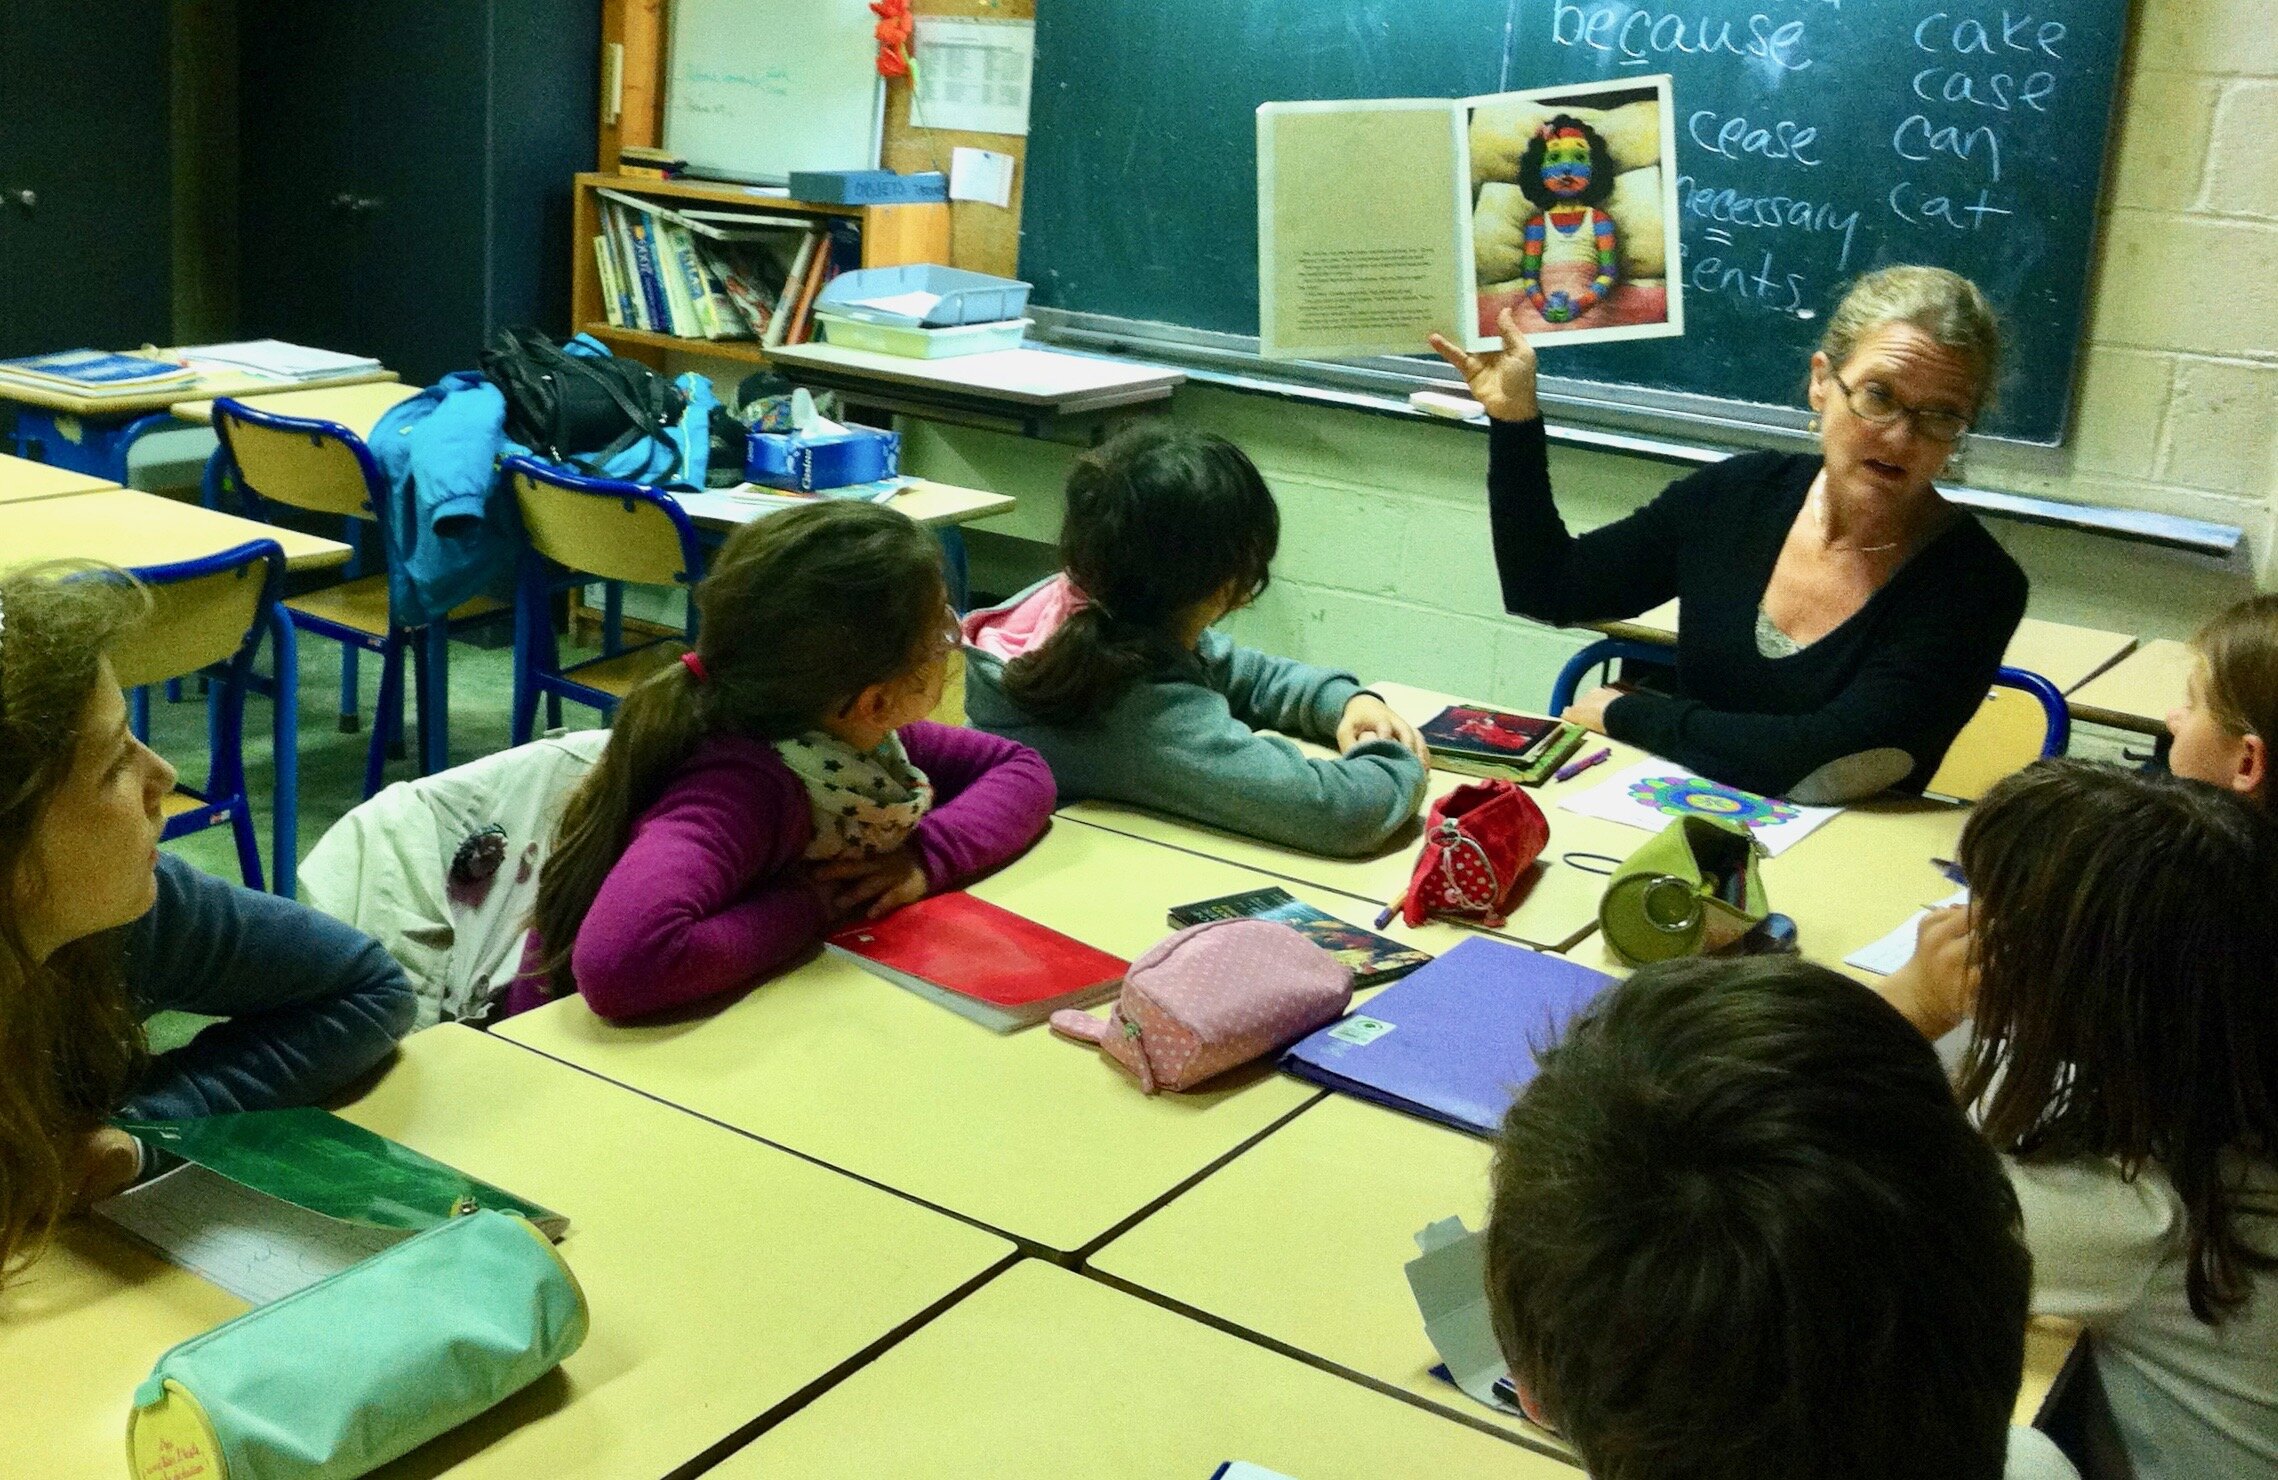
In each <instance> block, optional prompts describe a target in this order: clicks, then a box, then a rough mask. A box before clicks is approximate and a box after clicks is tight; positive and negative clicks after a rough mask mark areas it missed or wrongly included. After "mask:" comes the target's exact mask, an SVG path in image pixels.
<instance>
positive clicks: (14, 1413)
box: [0, 1026, 1012, 1480]
mask: <svg viewBox="0 0 2278 1480" xmlns="http://www.w3.org/2000/svg"><path fill="white" fill-rule="evenodd" d="M341 1113H342V1114H343V1115H344V1116H346V1117H347V1118H348V1119H350V1120H352V1121H355V1122H356V1123H358V1124H360V1125H364V1126H368V1127H370V1128H371V1129H373V1130H376V1131H378V1132H380V1133H381V1134H383V1135H387V1136H390V1137H393V1138H394V1139H396V1140H399V1141H401V1142H403V1143H404V1144H405V1145H408V1146H411V1147H413V1148H415V1149H416V1150H419V1151H422V1152H425V1153H426V1154H427V1155H429V1156H433V1157H436V1158H438V1159H439V1160H442V1161H446V1162H449V1163H450V1164H451V1165H453V1166H456V1167H458V1168H460V1169H461V1170H463V1171H466V1172H469V1173H472V1174H473V1175H475V1176H478V1177H481V1178H483V1179H485V1180H487V1181H491V1182H495V1183H497V1184H499V1185H500V1186H503V1187H506V1188H509V1189H511V1190H512V1191H514V1192H516V1193H518V1194H521V1195H522V1196H525V1197H528V1198H531V1199H533V1200H535V1201H537V1202H541V1203H544V1204H545V1205H547V1206H548V1207H551V1208H553V1209H555V1210H557V1211H559V1212H561V1213H563V1214H565V1215H567V1216H568V1218H569V1220H570V1233H569V1236H568V1238H567V1239H566V1240H565V1241H564V1242H563V1243H562V1245H561V1251H562V1255H563V1257H564V1258H565V1259H566V1260H567V1261H568V1262H569V1265H570V1268H571V1270H572V1271H573V1272H574V1273H575V1274H576V1276H577V1279H578V1282H579V1283H580V1284H581V1285H583V1286H584V1288H585V1293H586V1297H587V1299H588V1300H589V1302H590V1303H591V1306H592V1311H593V1330H592V1334H591V1336H589V1337H588V1338H587V1340H586V1343H585V1346H584V1347H583V1348H582V1349H581V1350H580V1351H579V1352H578V1353H577V1354H576V1355H575V1356H573V1357H571V1358H570V1359H569V1361H568V1362H567V1363H566V1364H564V1366H563V1368H562V1369H561V1371H560V1372H558V1373H555V1374H553V1375H550V1376H548V1377H546V1378H544V1379H542V1380H540V1381H539V1382H538V1383H537V1384H536V1385H534V1386H532V1387H530V1388H528V1389H525V1390H524V1391H523V1392H521V1393H520V1394H518V1395H516V1396H515V1397H512V1398H509V1399H508V1400H507V1401H506V1402H505V1403H504V1404H503V1405H501V1406H500V1407H499V1408H497V1409H495V1410H493V1411H492V1412H491V1413H489V1414H486V1415H484V1416H483V1417H481V1418H478V1419H476V1420H474V1421H473V1422H472V1423H470V1424H468V1425H466V1426H465V1427H464V1428H462V1429H459V1430H456V1431H454V1432H453V1433H451V1434H449V1435H446V1436H444V1437H443V1438H441V1439H438V1440H437V1441H435V1442H434V1443H432V1444H430V1445H429V1446H428V1447H426V1448H424V1449H422V1450H419V1451H417V1452H416V1453H415V1454H413V1455H411V1456H408V1457H407V1458H406V1459H405V1460H403V1461H401V1462H400V1463H399V1465H398V1466H396V1467H393V1468H391V1469H389V1470H388V1471H387V1473H388V1474H389V1475H390V1476H396V1477H404V1480H408V1477H411V1476H425V1475H434V1474H440V1473H443V1472H444V1471H446V1470H448V1471H449V1472H450V1473H452V1474H454V1475H464V1476H489V1475H496V1476H516V1477H519V1476H527V1475H549V1476H551V1475H563V1476H569V1475H590V1476H595V1477H610V1480H614V1477H617V1476H626V1475H662V1474H665V1473H667V1472H669V1471H673V1470H674V1469H675V1467H677V1466H680V1465H684V1464H687V1463H688V1462H689V1461H691V1460H693V1459H695V1458H696V1457H697V1456H699V1455H701V1454H703V1453H704V1452H705V1451H706V1450H708V1449H710V1448H712V1447H713V1446H714V1445H717V1444H720V1443H722V1441H724V1440H727V1439H729V1438H730V1437H731V1436H732V1435H735V1434H736V1433H738V1431H740V1430H742V1429H744V1428H745V1427H746V1426H747V1425H750V1424H752V1423H753V1422H754V1421H756V1420H758V1419H760V1418H761V1416H762V1415H765V1414H767V1413H768V1412H769V1411H770V1410H772V1409H774V1408H776V1407H778V1406H779V1405H781V1404H783V1403H784V1402H785V1401H786V1400H787V1399H790V1398H791V1397H792V1396H793V1395H795V1394H798V1393H800V1392H802V1391H803V1390H805V1389H807V1388H809V1387H811V1386H812V1385H814V1384H815V1383H817V1382H820V1381H822V1380H824V1379H825V1378H826V1377H828V1376H829V1375H831V1374H833V1373H835V1372H837V1371H839V1370H841V1369H842V1368H844V1367H846V1366H848V1365H851V1364H853V1363H855V1362H857V1361H859V1360H860V1359H861V1357H862V1355H863V1354H864V1353H865V1352H867V1351H868V1350H870V1349H871V1348H873V1347H874V1346H876V1345H877V1344H879V1343H881V1342H884V1341H887V1340H889V1339H891V1338H892V1337H893V1336H894V1335H896V1334H897V1333H898V1332H900V1331H901V1330H902V1329H904V1328H905V1327H907V1326H909V1325H911V1324H913V1323H915V1322H916V1321H918V1320H920V1319H921V1318H923V1316H924V1315H925V1314H926V1313H927V1312H929V1311H930V1310H932V1309H933V1308H935V1307H937V1306H939V1305H941V1304H943V1303H945V1302H947V1301H949V1300H951V1299H953V1298H955V1296H956V1295H957V1294H958V1293H959V1292H960V1291H962V1290H963V1289H965V1288H967V1287H968V1286H970V1285H971V1284H973V1283H974V1282H976V1281H978V1280H979V1279H981V1278H983V1277H984V1276H985V1275H986V1274H987V1273H988V1272H990V1271H991V1270H993V1269H995V1268H997V1267H999V1266H1000V1265H1001V1264H1002V1262H1003V1261H1004V1260H1005V1259H1007V1258H1008V1257H1009V1256H1010V1255H1011V1252H1012V1251H1011V1249H1010V1247H1009V1246H1008V1245H1006V1244H1005V1243H1004V1242H1002V1241H1001V1240H999V1239H996V1238H993V1237H991V1236H990V1235H988V1234H986V1233H983V1232H981V1231H980V1230H979V1229H976V1228H973V1227H970V1226H969V1225H966V1224H962V1223H959V1222H957V1221H956V1220H955V1219H951V1218H944V1217H942V1216H941V1215H940V1214H938V1213H933V1212H929V1211H927V1210H926V1209H924V1208H920V1207H917V1206H915V1205H913V1204H911V1203H909V1202H907V1201H905V1200H903V1199H901V1198H897V1197H894V1196H891V1195H890V1194H887V1193H883V1192H880V1191H878V1190H876V1189H875V1188H870V1187H865V1186H863V1185H861V1184H860V1183H858V1182H855V1181H854V1180H852V1179H851V1178H847V1177H842V1176H840V1175H839V1174H838V1173H836V1172H831V1171H826V1170H824V1169H823V1168H821V1167H817V1166H815V1165H813V1164H812V1163H810V1162H805V1161H802V1160H800V1159H799V1158H798V1157H795V1156H790V1155H787V1154H785V1153H784V1152H781V1151H777V1150H775V1149H774V1148H772V1147H768V1146H763V1145H761V1144H759V1143H758V1142H756V1141H753V1140H751V1139H749V1138H748V1137H744V1136H738V1135H736V1134H734V1133H733V1132H730V1131H727V1130H724V1129H722V1128H720V1127H718V1126H713V1125H707V1124H705V1123H704V1122H703V1121H700V1120H698V1119H697V1118H696V1117H694V1116H691V1115H684V1114H682V1113H681V1112H679V1111H677V1110H673V1109H671V1108H669V1107H667V1106H664V1105H659V1104H657V1103H656V1102H655V1101H653V1100H649V1099H644V1098H643V1097H641V1096H639V1095H636V1094H633V1093H631V1092H629V1091H627V1090H623V1089H620V1088H618V1087H617V1086H615V1085H612V1084H608V1083H606V1082H604V1081H602V1080H599V1079H596V1078H594V1077H593V1076H591V1075H589V1074H582V1073H579V1072H578V1071H577V1070H575V1069H571V1068H568V1067H567V1066H565V1065H561V1064H557V1063H555V1062H553V1061H552V1060H550V1059H547V1058H545V1057H543V1056H542V1055H539V1054H534V1053H531V1052H529V1051H528V1050H526V1049H522V1048H518V1047H516V1046H515V1045H513V1044H511V1043H504V1042H501V1041H499V1040H497V1039H495V1038H491V1037H487V1036H485V1035H483V1034H481V1033H477V1032H475V1031H474V1030H473V1029H470V1028H464V1027H458V1026H446V1027H439V1028H433V1029H430V1030H428V1031H427V1032H424V1033H420V1034H417V1035H415V1036H413V1037H412V1038H410V1039H409V1040H407V1041H406V1042H405V1044H404V1046H403V1049H402V1051H401V1054H400V1056H399V1057H398V1058H397V1059H396V1061H395V1062H394V1063H393V1064H392V1065H391V1066H390V1067H388V1068H387V1070H386V1071H385V1072H384V1073H383V1074H382V1075H381V1076H380V1078H379V1079H378V1081H377V1082H376V1083H375V1084H374V1085H372V1086H371V1088H370V1089H368V1090H367V1091H366V1092H365V1093H364V1094H362V1095H361V1096H360V1097H359V1098H358V1099H356V1100H355V1101H353V1102H352V1103H350V1104H349V1105H347V1106H345V1107H344V1108H343V1109H342V1111H341ZM243 1309H244V1307H243V1305H242V1304H241V1303H240V1302H239V1301H237V1300H236V1299H235V1298H234V1297H232V1296H229V1295H225V1294H223V1293H222V1292H221V1291H220V1290H218V1289H216V1288H214V1287H213V1286H211V1285H208V1284H206V1283H205V1282H204V1281H202V1280H200V1279H198V1278H196V1277H195V1276H192V1275H190V1274H187V1273H184V1272H183V1271H181V1270H179V1269H177V1268H175V1267H174V1266H173V1265H170V1264H167V1263H164V1262H162V1261H161V1260H159V1259H158V1258H156V1257H155V1256H153V1255H151V1254H149V1253H148V1252H146V1251H145V1250H143V1249H142V1247H141V1246H140V1245H138V1244H136V1243H134V1242H133V1241H131V1240H129V1239H127V1238H126V1237H125V1236H124V1235H121V1234H118V1233H116V1232H114V1231H112V1230H110V1229H109V1227H108V1226H107V1225H103V1224H99V1223H94V1222H88V1221H81V1222H78V1223H75V1224H73V1225H71V1226H70V1227H69V1229H68V1230H67V1231H66V1232H65V1233H64V1235H63V1236H62V1238H61V1239H60V1240H59V1241H58V1243H57V1245H56V1247H55V1248H54V1249H53V1251H52V1252H51V1253H50V1254H49V1256H48V1257H47V1258H46V1259H44V1260H42V1261H41V1262H40V1263H38V1264H36V1265H34V1266H33V1267H32V1268H31V1270H30V1271H29V1272H28V1273H26V1274H25V1275H23V1276H22V1277H21V1279H20V1281H18V1282H14V1283H12V1284H11V1285H10V1286H9V1287H8V1289H7V1290H6V1291H5V1292H0V1392H5V1393H6V1394H7V1404H8V1409H9V1411H10V1414H11V1419H10V1421H9V1422H7V1423H4V1424H0V1474H7V1475H22V1476H33V1475H52V1476H63V1475H109V1474H113V1473H116V1472H117V1470H118V1468H119V1455H120V1454H121V1452H122V1450H123V1447H124V1444H125V1434H126V1416H127V1411H128V1404H129V1400H130V1398H131V1395H132V1394H133V1392H134V1388H135V1385H136V1384H137V1383H139V1382H140V1381H141V1380H142V1379H143V1378H144V1377H145V1376H147V1375H148V1374H149V1372H150V1368H151V1366H152V1364H153V1363H155V1362H156V1361H157V1359H158V1357H159V1356H160V1354H161V1353H163V1352H164V1351H166V1350H167V1348H169V1347H170V1346H172V1345H174V1344H175V1343H176V1342H179V1341H182V1340H184V1339H186V1338H188V1337H191V1336H194V1335H196V1334H197V1333H199V1332H201V1331H204V1330H207V1329H208V1328H210V1327H212V1326H215V1325H217V1324H219V1323H220V1322H222V1321H224V1320H227V1319H229V1318H230V1317H232V1316H234V1315H237V1314H238V1313H240V1312H241V1311H242V1310H243Z"/></svg>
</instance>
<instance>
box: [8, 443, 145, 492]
mask: <svg viewBox="0 0 2278 1480" xmlns="http://www.w3.org/2000/svg"><path fill="white" fill-rule="evenodd" d="M118 486H119V485H118V484H116V483H113V482H112V481H110V480H109V479H108V478H98V477H96V476H95V475H94V474H92V473H74V472H72V471H71V470H70V469H69V468H59V467H55V466H53V465H51V464H48V463H43V462H33V461H31V460H30V459H28V458H21V457H9V456H8V455H6V454H5V453H0V504H28V503H32V502H34V501H36V500H39V499H51V498H63V497H65V496H67V495H69V494H75V493H100V492H102V491H103V490H104V489H106V488H116V487H118Z"/></svg>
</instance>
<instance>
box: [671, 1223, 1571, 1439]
mask: <svg viewBox="0 0 2278 1480" xmlns="http://www.w3.org/2000/svg"><path fill="white" fill-rule="evenodd" d="M1230 1459H1246V1460H1249V1461H1250V1462H1252V1463H1253V1464H1259V1465H1263V1466H1265V1467H1266V1468H1267V1469H1270V1470H1275V1471H1278V1472H1280V1473H1282V1474H1285V1475H1290V1476H1294V1477H1297V1480H1387V1477H1391V1476H1421V1475H1433V1476H1449V1477H1465V1480H1470V1477H1478V1480H1577V1477H1578V1475H1579V1472H1578V1471H1576V1470H1575V1469H1573V1468H1572V1467H1571V1466H1569V1465H1567V1464H1565V1463H1562V1462H1561V1461H1559V1460H1556V1459H1552V1458H1550V1457H1549V1456H1547V1455H1542V1454H1537V1453H1534V1452H1533V1451H1531V1450H1527V1449H1522V1448H1520V1447H1519V1446H1518V1445H1516V1444H1511V1443H1505V1442H1504V1441H1502V1440H1500V1439H1498V1438H1495V1437H1493V1436H1492V1435H1489V1434H1485V1433H1481V1432H1479V1431H1478V1430H1476V1429H1469V1428H1465V1427H1463V1426H1462V1425H1460V1424H1453V1423H1449V1422H1447V1421H1446V1420H1445V1419H1442V1418H1438V1417H1436V1416H1434V1415H1432V1414H1430V1413H1426V1412H1424V1411H1422V1410H1421V1409H1418V1408H1416V1407H1414V1406H1412V1405H1410V1404H1407V1403H1403V1402H1401V1401H1400V1400H1399V1399H1397V1398H1392V1397H1388V1396H1386V1395H1385V1394H1383V1393H1376V1392H1371V1391H1369V1390H1368V1389H1367V1388H1364V1387H1361V1386H1360V1385H1359V1384H1357V1383H1352V1382H1347V1381H1346V1380H1344V1379H1343V1378H1340V1377H1336V1376H1333V1375H1331V1374H1329V1373H1326V1372H1322V1371H1319V1370H1317V1369H1315V1368H1313V1367H1309V1366H1307V1365H1305V1364H1304V1363H1302V1362H1298V1361H1294V1360H1292V1359H1291V1358H1289V1357H1285V1356H1282V1355H1280V1354H1279V1353H1276V1352H1271V1351H1267V1350H1265V1349H1264V1348H1262V1347H1259V1346H1255V1345H1252V1344H1251V1343H1250V1342H1247V1341H1244V1340H1243V1339H1242V1338H1240V1337H1238V1336H1230V1335H1228V1334H1227V1333H1225V1332H1223V1331H1214V1330H1212V1329H1211V1328H1210V1327H1208V1326H1205V1325H1202V1324H1201V1323H1199V1322H1196V1321H1190V1320H1187V1319H1186V1318H1184V1317H1182V1316H1178V1315H1174V1314H1172V1313H1171V1312H1169V1311H1166V1310H1163V1309H1161V1308H1160V1307H1158V1306H1154V1305H1151V1304H1149V1303H1148V1302H1146V1301H1144V1300H1140V1299H1138V1298H1136V1297H1134V1296H1130V1295H1126V1294H1123V1293H1122V1292H1121V1291H1117V1290H1111V1289H1108V1288H1107V1287H1106V1286H1104V1285H1101V1284H1099V1283H1097V1282H1095V1281H1092V1280H1088V1279H1085V1278H1084V1277H1083V1276H1082V1275H1078V1274H1071V1273H1069V1272H1068V1271H1066V1270H1064V1269H1059V1268H1055V1267H1053V1266H1052V1265H1049V1264H1046V1263H1044V1262H1042V1261H1040V1260H1034V1259H1031V1260H1027V1261H1024V1262H1022V1263H1020V1264H1017V1265H1015V1266H1013V1267H1012V1268H1011V1269H1009V1270H1007V1271H1006V1272H1005V1273H1003V1274H1001V1275H998V1276H997V1277H996V1278H995V1279H993V1280H991V1281H990V1282H989V1283H988V1284H986V1285H984V1286H982V1287H981V1289H980V1290H978V1291H976V1292H975V1293H974V1294H972V1295H970V1296H967V1297H966V1298H965V1299H964V1300H963V1301H961V1302H959V1303H958V1304H957V1305H956V1306H954V1307H952V1308H951V1309H950V1310H949V1311H948V1312H947V1313H945V1314H944V1315H942V1316H941V1317H940V1318H939V1319H937V1320H935V1321H934V1322H933V1323H932V1324H930V1325H928V1326H926V1327H924V1328H923V1329H921V1330H919V1331H918V1332H916V1333H915V1334H913V1335H912V1336H910V1337H909V1338H908V1339H906V1340H904V1341H903V1342H901V1343H900V1344H899V1345H897V1346H895V1347H894V1348H893V1349H892V1350H890V1351H888V1352H887V1353H886V1354H885V1355H884V1356H882V1357H880V1358H879V1359H878V1360H877V1361H876V1362H874V1363H872V1364H871V1365H870V1366H868V1367H865V1368H864V1369H862V1370H861V1371H860V1372H857V1373H855V1374H854V1375H853V1376H852V1377H849V1378H848V1379H847V1380H846V1381H845V1382H843V1383H840V1384H839V1385H838V1386H837V1387H835V1388H833V1389H831V1390H830V1391H829V1392H826V1393H824V1394H823V1395H822V1396H821V1397H820V1398H818V1399H816V1400H815V1401H814V1402H813V1403H811V1404H809V1405H808V1406H807V1407H806V1408H804V1409H801V1410H800V1411H799V1412H797V1413H795V1414H793V1415H791V1417H790V1418H788V1419H786V1420H785V1421H784V1422H782V1423H781V1424H778V1425H777V1426H776V1427H774V1428H773V1429H770V1430H769V1431H768V1432H766V1433H764V1434H762V1435H760V1436H759V1438H757V1439H756V1440H754V1441H753V1442H752V1443H750V1444H748V1445H746V1446H745V1447H744V1448H743V1449H741V1450H738V1451H737V1452H736V1453H735V1454H733V1455H730V1456H729V1457H728V1458H727V1460H726V1461H725V1462H723V1463H722V1464H721V1465H720V1467H719V1468H718V1469H716V1470H713V1471H711V1474H712V1475H713V1476H716V1477H718V1480H760V1477H768V1480H775V1477H780V1476H798V1477H800V1480H826V1477H837V1476H844V1477H847V1480H854V1477H861V1480H873V1477H877V1476H885V1475H901V1476H918V1475H929V1476H930V1475H939V1476H946V1475H958V1476H987V1477H989V1480H1066V1477H1072V1476H1081V1477H1083V1480H1208V1477H1209V1475H1210V1473H1211V1472H1212V1471H1213V1470H1215V1469H1216V1468H1217V1467H1218V1465H1219V1464H1220V1463H1221V1462H1222V1461H1225V1460H1230Z"/></svg>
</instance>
